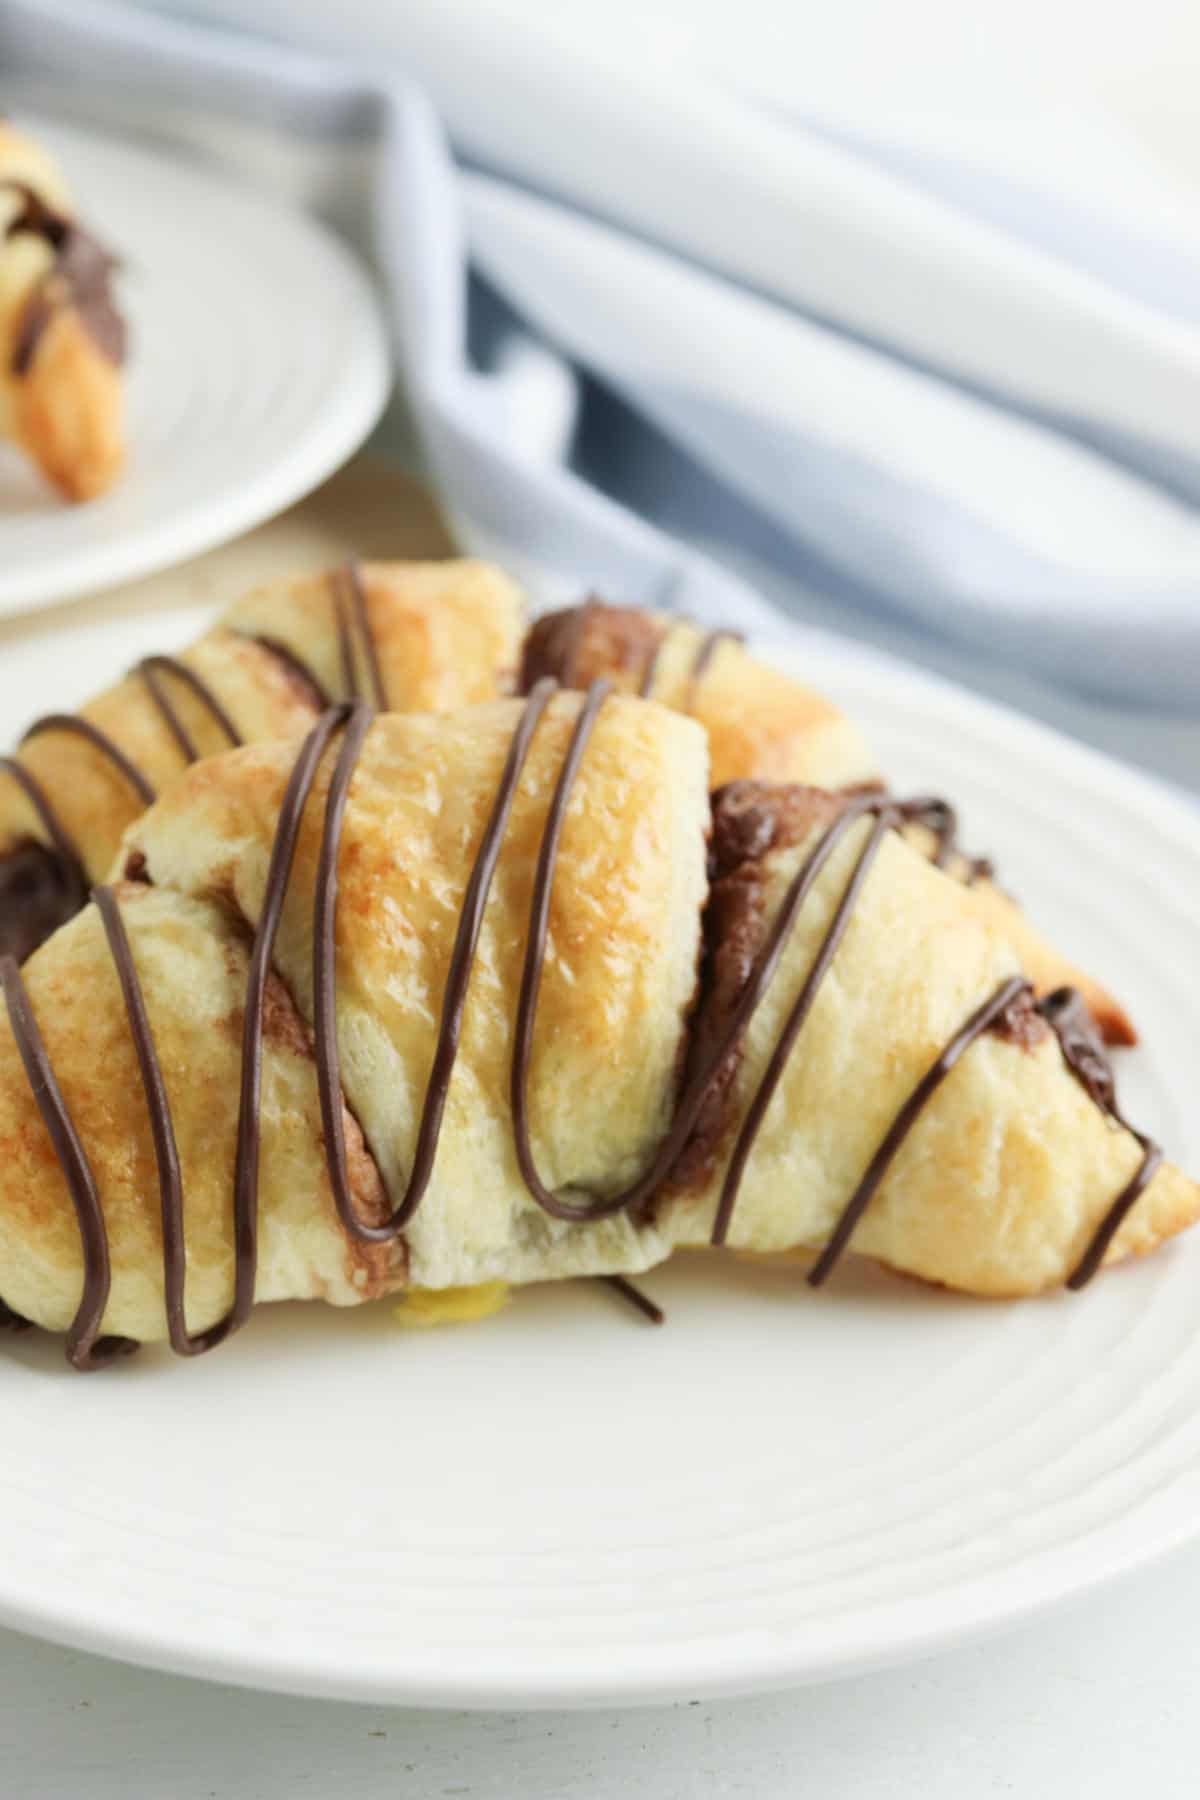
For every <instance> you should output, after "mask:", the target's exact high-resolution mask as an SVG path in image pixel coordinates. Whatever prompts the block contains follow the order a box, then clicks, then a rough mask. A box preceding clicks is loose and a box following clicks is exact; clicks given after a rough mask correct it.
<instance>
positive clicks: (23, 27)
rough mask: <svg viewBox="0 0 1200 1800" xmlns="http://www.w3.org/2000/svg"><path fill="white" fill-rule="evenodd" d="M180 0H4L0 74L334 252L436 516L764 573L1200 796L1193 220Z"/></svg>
mask: <svg viewBox="0 0 1200 1800" xmlns="http://www.w3.org/2000/svg"><path fill="white" fill-rule="evenodd" d="M197 10H198V8H197V4H196V3H195V0H193V4H192V5H190V6H189V8H188V11H189V13H190V14H193V15H194V14H195V12H196V11H197ZM199 10H201V11H203V13H204V14H205V21H204V22H203V23H200V22H198V21H197V20H196V19H195V18H194V17H190V18H189V19H186V20H181V19H175V18H170V19H168V18H164V17H161V16H156V15H155V14H153V13H149V12H147V11H145V10H144V9H138V8H135V7H121V6H115V5H103V4H92V3H91V0H80V3H77V4H73V3H71V0H0V68H2V69H3V71H4V75H5V77H6V80H8V81H9V82H10V83H16V82H17V81H20V82H21V83H23V84H30V83H33V84H36V86H37V87H38V88H45V87H47V86H48V87H50V88H51V89H56V88H57V89H60V90H61V88H62V86H63V85H64V84H71V85H70V94H69V98H70V105H71V110H72V112H73V113H74V115H75V116H80V114H81V113H82V114H83V115H84V116H90V117H92V118H94V119H96V120H98V121H99V122H102V123H107V124H109V125H112V124H114V123H119V124H120V125H121V126H122V127H123V128H124V129H126V130H129V129H131V128H132V129H135V130H136V129H140V130H143V131H147V132H151V133H153V134H154V135H155V136H157V137H160V138H161V137H163V136H166V135H169V136H171V137H173V138H175V139H177V140H182V141H186V142H188V143H189V144H191V145H193V146H195V145H199V146H201V147H202V148H203V149H204V150H205V151H206V153H208V154H209V155H216V156H219V157H222V158H224V159H225V160H227V161H229V162H231V163H232V164H234V165H235V166H236V167H238V168H239V169H241V170H242V171H243V172H249V173H250V174H251V175H252V176H253V177H254V178H255V179H258V180H263V181H270V182H273V183H274V184H275V185H276V186H277V187H280V188H281V189H282V190H283V191H284V192H286V193H288V194H289V195H290V196H292V197H295V198H299V199H302V200H305V201H307V202H308V203H310V204H315V205H317V206H318V207H319V209H320V210H322V211H324V212H325V213H326V214H327V215H329V216H331V217H332V218H333V219H334V220H335V222H337V223H338V224H339V225H340V226H341V227H342V228H344V229H347V230H349V231H350V232H351V234H352V235H355V236H357V238H358V240H359V241H360V242H361V243H364V244H365V246H366V247H367V248H368V249H369V250H370V251H371V253H372V254H373V256H374V258H375V260H376V262H377V264H378V266H380V267H381V269H382V271H383V273H384V274H385V276H386V278H387V280H388V282H389V284H390V288H391V292H392V296H393V301H394V307H393V314H394V319H395V328H396V349H397V356H398V361H399V365H400V370H401V375H402V381H403V387H404V391H405V393H406V395H407V399H408V402H409V405H410V407H411V411H412V414H413V417H414V420H415V423H416V426H417V429H418V434H419V437H420V439H421V443H422V446H423V449H424V452H425V455H426V457H427V459H428V462H429V465H430V467H431V470H432V472H433V475H434V478H435V480H436V482H437V484H438V487H439V490H440V494H441V497H442V500H443V502H444V505H445V507H446V510H447V512H448V514H449V516H450V519H451V521H452V524H453V525H454V527H455V529H456V531H457V532H458V534H459V536H460V537H461V538H462V539H463V541H464V543H466V544H467V545H469V546H470V547H471V548H473V549H475V550H478V551H483V552H487V553H491V554H494V555H496V556H497V557H499V558H501V559H502V560H504V561H505V562H507V563H509V564H510V565H514V566H515V567H516V568H517V569H518V571H519V572H521V573H523V574H525V575H526V576H527V577H529V578H532V579H534V580H536V581H537V582H538V584H539V585H540V586H542V587H543V588H548V589H549V590H550V591H555V590H562V591H573V590H577V589H578V588H579V587H580V586H581V585H587V586H596V587H599V588H602V589H604V590H607V591H610V592H612V593H614V594H619V595H623V596H628V597H629V598H632V599H635V600H639V601H642V602H648V603H658V604H665V605H677V606H682V607H685V608H686V609H688V610H690V611H691V612H693V613H694V614H696V615H698V616H699V617H701V618H703V619H716V618H723V619H729V618H731V617H732V618H735V619H737V620H738V621H739V622H741V623H743V624H748V625H750V626H751V627H754V628H757V629H759V630H760V631H770V630H777V629H779V628H780V627H779V619H778V615H777V614H776V613H775V610H774V608H772V607H770V606H768V605H767V604H766V603H765V602H764V601H763V599H762V598H761V594H760V591H761V590H763V589H766V590H767V591H769V592H770V594H771V596H772V598H773V599H775V600H777V601H780V602H782V604H783V605H784V606H786V607H787V608H788V609H789V610H790V611H792V612H793V613H797V614H799V615H800V616H803V617H806V618H808V619H810V620H811V619H816V620H817V621H819V622H820V623H822V624H831V623H832V624H837V625H838V626H840V627H841V628H843V629H848V630H850V631H851V632H852V633H853V634H854V635H856V636H858V637H859V638H860V639H862V638H866V639H868V640H870V641H871V642H873V643H874V644H876V645H880V646H883V647H885V648H891V649H902V650H905V651H907V652H909V653H912V652H913V651H914V650H915V651H916V652H917V653H918V654H919V655H921V656H922V658H923V659H924V660H926V661H932V662H934V663H935V664H937V665H939V666H941V667H942V668H943V669H946V670H947V671H949V672H951V673H955V674H960V675H965V676H966V677H967V678H968V679H973V680H976V681H977V682H979V684H980V685H984V686H987V687H989V688H990V689H991V690H992V691H993V692H999V693H1001V694H1002V695H1004V696H1005V697H1007V698H1011V699H1015V700H1017V701H1018V702H1019V703H1023V704H1026V705H1028V706H1031V707H1032V709H1034V710H1038V711H1041V712H1043V713H1044V714H1046V715H1047V716H1050V717H1051V718H1053V719H1055V720H1056V722H1059V723H1063V724H1066V725H1067V726H1068V727H1069V728H1074V729H1076V730H1080V731H1082V733H1083V734H1084V735H1087V736H1091V737H1093V738H1099V739H1101V741H1107V742H1108V743H1110V744H1111V745H1113V746H1114V747H1117V748H1119V749H1122V750H1125V751H1126V752H1132V753H1134V754H1136V755H1138V756H1140V758H1141V759H1142V760H1145V761H1148V762H1150V763H1151V764H1153V765H1155V766H1158V767H1159V768H1161V769H1163V770H1165V771H1166V772H1168V773H1171V774H1173V775H1175V776H1176V777H1177V778H1182V779H1185V780H1187V779H1190V780H1192V781H1193V782H1195V783H1196V785H1200V512H1198V511H1197V505H1198V504H1200V251H1198V250H1197V249H1196V247H1195V246H1196V244H1197V241H1198V240H1197V234H1196V225H1197V222H1198V220H1197V215H1198V214H1200V208H1192V207H1191V206H1190V205H1189V204H1188V203H1186V202H1185V201H1184V200H1181V199H1178V198H1176V197H1174V196H1173V195H1172V194H1171V193H1170V192H1169V191H1168V190H1167V189H1166V188H1165V187H1164V186H1163V185H1162V184H1161V183H1159V182H1157V181H1156V180H1155V179H1153V178H1152V177H1151V176H1150V175H1149V174H1148V173H1147V172H1146V170H1145V169H1144V168H1142V167H1141V166H1140V165H1139V164H1138V163H1137V161H1136V159H1134V158H1131V157H1128V156H1125V155H1123V154H1121V153H1120V150H1119V147H1114V146H1113V145H1111V144H1105V143H1104V142H1103V141H1101V142H1099V143H1098V144H1097V145H1096V146H1095V154H1094V157H1093V166H1094V168H1095V170H1096V173H1097V180H1096V184H1095V185H1094V186H1090V185H1089V183H1088V181H1087V180H1086V179H1084V180H1081V179H1080V178H1079V174H1078V169H1079V158H1078V156H1077V157H1076V158H1075V160H1074V161H1073V162H1072V163H1070V165H1067V164H1066V163H1065V162H1064V163H1063V165H1062V166H1061V168H1060V167H1057V166H1056V163H1055V160H1054V158H1053V156H1052V155H1050V154H1048V153H1047V154H1041V155H1039V154H1038V152H1037V146H1036V145H1035V144H1032V143H1030V142H1024V143H1023V145H1022V146H1021V154H1020V155H1016V154H1014V155H1008V154H1005V153H1003V146H1001V149H1000V150H999V151H997V150H996V149H995V147H994V146H993V147H992V148H991V149H990V150H988V151H986V152H985V151H982V150H981V149H980V147H979V145H978V144H976V145H974V146H973V147H972V149H971V153H970V154H964V153H963V151H962V149H961V147H958V148H956V149H954V150H953V151H949V150H943V149H941V148H939V146H938V145H937V144H936V143H935V142H932V141H930V142H925V143H918V142H915V141H901V140H899V139H896V138H894V137H893V138H891V139H889V140H888V141H886V142H885V141H876V140H875V139H874V138H873V137H872V136H870V135H869V134H868V133H867V132H865V131H863V130H852V129H850V128H848V127H847V126H846V125H845V123H844V122H840V123H839V124H838V125H837V126H836V127H835V126H832V125H829V124H822V123H821V122H820V121H817V120H814V119H813V118H811V117H805V118H793V117H783V116H780V114H779V113H778V112H776V111H771V110H769V109H767V108H766V107H763V106H755V105H753V104H751V103H750V102H748V101H747V100H744V99H741V98H739V97H738V96H737V95H735V94H734V93H732V92H730V91H728V90H727V89H726V88H724V87H722V86H720V85H719V84H718V83H717V82H716V81H715V80H714V79H713V78H712V77H705V76H703V75H701V74H700V73H692V72H688V71H686V70H684V69H682V68H681V67H679V66H678V65H677V64H670V63H668V62H666V61H665V60H664V59H662V58H661V57H660V58H658V59H654V58H651V57H649V56H648V57H647V58H646V59H644V60H639V61H635V62H633V63H631V62H630V61H629V59H625V60H623V61H622V62H621V63H620V65H619V66H609V65H607V64H606V63H605V62H604V61H603V60H602V59H600V58H599V57H597V56H596V55H595V54H594V53H587V54H585V53H584V51H583V50H582V49H580V48H579V47H578V46H573V47H572V48H571V50H570V53H569V54H568V52H567V50H566V49H565V47H564V45H563V44H562V43H561V42H559V41H556V39H555V37H554V35H553V31H552V29H551V27H550V26H547V28H546V29H545V31H536V32H534V31H531V30H529V29H526V30H524V31H522V30H519V29H517V28H515V27H514V26H513V25H512V23H511V21H510V22H508V23H506V24H504V25H503V26H502V25H501V24H500V23H498V22H497V21H496V20H495V19H494V18H493V19H491V20H489V19H488V18H482V17H480V16H478V9H476V8H471V9H469V11H468V10H465V9H464V7H463V5H462V4H460V3H459V0H443V4H441V5H440V6H439V7H437V8H378V7H373V6H372V7H367V6H354V5H344V6H341V7H339V8H338V9H336V11H333V10H331V9H328V8H326V7H318V6H316V5H315V4H314V3H312V0H259V3H258V4H257V5H256V7H255V9H254V13H253V21H254V27H255V32H256V33H258V34H263V35H256V36H253V37H252V36H248V35H247V34H246V32H245V31H244V30H239V29H237V28H236V27H237V25H238V24H239V22H243V21H244V20H245V9H244V7H242V6H240V5H235V4H234V3H233V0H204V3H203V5H202V6H201V7H200V8H199ZM222 13H224V14H226V15H227V17H226V19H225V21H224V22H222V21H221V17H220V15H221V14H222ZM267 34H273V35H267ZM300 43H303V45H304V48H303V49H300V48H297V45H298V44H300ZM81 68H86V69H87V72H88V80H87V85H86V90H81V89H80V87H79V86H78V85H77V84H75V82H74V77H75V75H76V73H77V71H78V70H79V69H81ZM439 114H440V116H439ZM443 119H444V121H445V125H443V123H442V120H443ZM447 126H448V128H449V132H448V135H447V130H446V127H447ZM451 143H452V144H453V147H454V150H455V151H456V152H457V154H458V161H457V162H456V161H455V159H454V156H453V155H452V153H451V149H450V144H451ZM1076 148H1078V146H1076ZM468 258H469V262H470V266H471V268H472V269H473V271H474V277H473V279H472V281H471V282H470V283H468V280H467V278H466V272H465V271H466V267H467V261H468ZM737 571H740V572H741V573H742V574H743V575H749V576H750V578H751V579H750V580H749V581H747V580H742V579H739V578H738V573H737ZM756 590H760V591H756ZM1046 683H1050V684H1051V685H1050V686H1046V685H1044V684H1046ZM1053 689H1056V690H1057V693H1055V692H1053V691H1052V690H1053ZM1066 689H1073V690H1074V697H1070V696H1068V695H1066V694H1065V693H1064V690H1066ZM1172 712H1173V713H1174V714H1175V715H1176V716H1175V718H1174V719H1173V720H1170V721H1168V720H1167V719H1166V718H1165V716H1164V715H1165V714H1168V713H1172ZM1193 720H1195V721H1197V723H1192V722H1191V721H1193Z"/></svg>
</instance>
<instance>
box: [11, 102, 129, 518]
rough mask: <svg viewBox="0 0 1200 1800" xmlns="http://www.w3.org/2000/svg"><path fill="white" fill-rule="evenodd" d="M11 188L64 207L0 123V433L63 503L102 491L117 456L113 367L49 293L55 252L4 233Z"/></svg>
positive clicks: (47, 167)
mask: <svg viewBox="0 0 1200 1800" xmlns="http://www.w3.org/2000/svg"><path fill="white" fill-rule="evenodd" d="M10 182H21V183H23V184H24V185H25V186H27V187H29V188H31V189H32V190H33V192H34V193H35V194H36V195H37V196H38V197H39V199H41V200H43V201H45V202H46V203H47V205H49V206H51V207H52V208H53V209H54V211H55V212H57V213H59V214H62V215H64V216H66V217H67V218H69V217H70V216H71V215H72V212H73V210H74V209H73V207H72V205H71V201H70V196H69V194H68V192H67V189H66V187H65V185H64V183H63V180H62V177H61V175H60V174H59V172H58V170H57V169H56V167H55V166H54V164H53V162H52V161H51V159H50V158H49V157H48V156H47V155H46V154H45V153H44V152H43V151H42V150H41V149H40V148H39V147H38V146H37V145H36V144H35V143H33V142H32V141H31V140H30V139H29V138H28V137H26V136H25V135H24V134H23V133H22V132H20V131H18V130H16V128H15V127H14V126H12V125H10V124H7V123H5V122H3V121H0V356H2V358H3V361H2V363H0V369H2V371H3V372H2V374H0V435H2V436H4V437H7V438H9V439H10V440H11V441H12V442H13V443H15V444H17V445H18V446H19V447H20V448H21V450H23V451H24V452H25V454H26V455H27V456H28V457H30V458H31V459H32V460H33V461H34V462H35V463H36V464H37V465H38V467H39V468H40V469H41V471H42V473H43V474H44V475H45V476H46V477H47V479H48V480H50V481H51V482H53V483H54V485H55V487H57V488H58V489H59V491H60V492H61V493H62V494H63V495H64V496H65V497H66V498H67V499H68V500H90V499H93V498H94V497H95V496H96V495H97V494H102V493H104V492H105V490H106V489H107V488H109V487H111V486H112V484H113V482H114V481H115V480H116V478H117V476H118V475H119V474H120V472H121V468H122V465H123V463H124V459H125V447H124V429H123V399H122V381H121V370H120V368H119V366H118V365H117V364H116V363H115V362H113V360H112V359H111V358H110V357H109V356H108V355H107V354H106V353H105V351H104V350H103V349H102V348H101V347H100V345H99V344H97V342H96V340H95V339H94V337H93V336H92V335H91V334H90V332H89V331H88V329H87V327H86V326H85V324H84V323H83V321H82V320H81V318H80V315H79V313H78V311H77V310H76V308H75V306H74V305H73V304H72V301H71V298H70V295H69V293H67V292H66V291H65V290H64V291H63V292H61V293H57V292H56V291H55V288H54V281H55V277H54V264H55V252H54V249H53V248H52V246H51V245H50V244H48V243H47V242H46V240H45V239H44V238H43V237H41V236H39V235H38V234H37V233H35V232H31V231H18V232H16V233H14V235H13V236H11V237H9V236H8V235H7V231H8V227H9V225H10V224H11V223H12V221H13V220H14V219H15V218H16V216H17V214H18V213H19V212H20V210H21V205H22V201H21V198H20V196H19V195H18V193H17V192H16V191H14V190H13V189H12V188H11V187H7V186H5V184H6V183H10ZM47 282H48V283H49V285H48V286H46V287H45V288H44V289H43V291H44V292H45V294H46V297H47V300H48V302H49V303H50V304H51V306H52V315H51V317H50V319H49V321H48V323H47V324H46V326H45V328H44V330H43V332H42V334H41V337H40V339H39V341H38V344H37V348H36V350H35V351H34V354H33V357H32V359H31V361H30V363H29V366H28V368H27V369H24V370H21V371H18V370H17V369H15V368H14V366H13V353H14V348H15V345H16V343H17V340H18V338H19V334H20V332H21V327H22V322H23V319H24V317H25V312H26V308H27V306H28V305H29V303H30V301H31V299H32V298H33V297H34V295H35V292H36V291H37V290H38V289H39V288H40V287H42V285H43V284H46V283H47Z"/></svg>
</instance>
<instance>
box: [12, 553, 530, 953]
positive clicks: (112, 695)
mask: <svg viewBox="0 0 1200 1800" xmlns="http://www.w3.org/2000/svg"><path fill="white" fill-rule="evenodd" d="M522 629H523V600H522V597H521V594H520V591H519V590H518V589H517V587H516V586H515V585H514V584H513V583H512V582H511V581H509V580H508V579H507V577H506V576H504V575H502V574H501V573H500V572H499V570H497V569H493V568H490V567H488V566H487V565H486V564H483V563H475V562H441V563H371V564H365V565H362V566H357V565H351V566H349V567H347V568H343V569H337V570H332V571H329V572H326V573H319V574H314V575H309V576H304V577H300V578H297V579H294V580H284V581H278V582H272V583H270V584H268V585H267V586H264V587H260V588H258V589H256V590H255V591H254V592H252V593H250V594H247V595H246V596H245V597H244V598H243V599H241V600H239V601H238V602H237V603H236V604H235V605H233V606H231V607H230V608H229V610H228V611H227V612H226V613H225V614H224V616H223V617H222V618H221V619H220V620H218V622H217V624H216V625H215V626H214V627H213V628H212V630H211V631H208V632H206V634H205V635H204V636H203V637H202V638H200V640H199V641H198V642H197V643H195V644H194V645H193V646H192V647H191V648H190V649H189V650H185V651H184V652H183V653H182V655H181V656H179V657H177V658H175V657H151V658H149V659H148V660H146V661H145V662H143V663H141V664H140V665H139V666H138V668H137V669H135V670H134V671H133V672H132V673H131V674H130V675H128V676H126V677H125V679H124V680H123V681H120V682H118V683H117V685H116V686H115V687H112V688H109V689H107V690H106V691H105V692H104V693H102V694H100V695H98V696H97V698H96V699H95V700H93V701H91V702H89V703H88V704H87V705H86V706H84V707H83V709H82V710H81V712H80V713H79V714H78V715H77V716H68V715H64V714H61V713H55V714H51V715H50V716H49V717H48V718H46V719H43V720H40V721H38V722H37V723H36V724H34V725H33V726H32V727H31V728H30V730H29V731H28V732H27V733H26V736H25V738H24V740H23V741H22V744H21V747H20V749H19V750H18V751H17V753H16V755H15V757H0V953H3V952H8V953H9V954H11V955H15V956H16V957H17V958H18V960H20V959H21V958H23V957H24V956H27V955H28V954H29V952H30V951H31V950H33V949H34V948H35V947H36V945H38V944H39V943H41V942H42V941H43V940H44V939H45V938H46V937H47V936H48V935H49V933H50V932H51V931H52V930H54V929H55V927H56V926H58V925H59V924H61V923H62V922H63V921H64V920H65V919H67V918H70V917H71V916H72V915H73V914H74V913H75V912H76V911H78V909H79V907H80V906H81V905H82V904H83V902H84V900H85V899H86V895H87V889H88V886H89V885H90V883H91V882H93V881H98V880H100V879H102V877H103V876H104V875H105V874H106V873H107V872H108V869H109V867H110V866H111V864H112V860H113V857H114V855H115V854H116V850H117V846H118V844H119V843H120V841H121V834H122V832H124V830H125V829H126V827H127V826H128V825H130V824H131V823H132V821H133V820H134V819H135V818H137V816H138V814H139V813H141V812H142V811H144V809H145V808H146V806H148V805H149V804H150V803H151V802H152V801H153V799H154V798H155V795H156V793H157V792H158V790H159V789H160V788H161V787H162V786H163V784H164V783H166V782H168V781H169V780H171V778H172V777H173V776H175V775H176V774H177V773H178V772H179V770H180V769H181V768H183V767H184V765H185V764H186V763H188V762H191V761H194V760H195V759H196V758H197V757H200V756H204V755H207V754H210V753H212V752H215V751H218V750H225V749H228V748H229V747H230V745H236V744H240V743H242V742H252V741H257V740H259V739H266V738H273V737H290V736H295V735H297V734H298V733H301V732H304V731H306V730H308V729H309V728H310V727H311V725H312V724H313V721H314V720H315V719H316V718H317V717H318V715H319V714H320V712H321V709H322V708H323V707H324V706H325V705H327V704H328V702H329V700H330V699H331V698H343V697H345V698H348V697H350V696H352V695H354V694H356V693H359V692H362V693H363V694H365V695H366V696H367V697H369V698H370V700H371V701H372V703H373V704H376V705H380V706H385V705H386V706H390V707H393V708H395V709H396V710H401V711H403V710H408V709H417V708H435V709H438V708H450V707H455V706H463V705H468V704H471V703H473V702H475V701H479V700H487V699H490V698H492V697H493V696H495V695H496V694H497V693H499V692H502V691H504V690H505V689H506V688H507V687H508V686H509V685H510V684H511V681H512V677H513V674H514V671H515V669H516V665H517V661H518V658H519V654H520V640H521V631H522Z"/></svg>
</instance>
